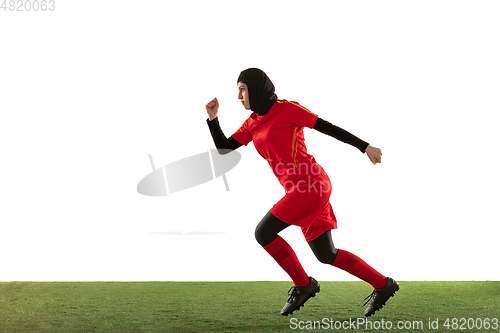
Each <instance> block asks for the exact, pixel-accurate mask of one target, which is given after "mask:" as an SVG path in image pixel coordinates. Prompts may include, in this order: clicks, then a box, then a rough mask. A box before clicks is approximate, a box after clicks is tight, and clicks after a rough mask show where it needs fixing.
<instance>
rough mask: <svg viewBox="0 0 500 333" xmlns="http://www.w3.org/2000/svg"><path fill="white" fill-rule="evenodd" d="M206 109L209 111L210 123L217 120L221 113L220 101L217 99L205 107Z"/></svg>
mask: <svg viewBox="0 0 500 333" xmlns="http://www.w3.org/2000/svg"><path fill="white" fill-rule="evenodd" d="M205 109H207V114H208V119H209V120H210V121H212V120H214V119H215V118H217V113H218V112H219V101H218V100H217V98H214V99H213V100H211V101H210V102H208V103H207V105H205Z"/></svg>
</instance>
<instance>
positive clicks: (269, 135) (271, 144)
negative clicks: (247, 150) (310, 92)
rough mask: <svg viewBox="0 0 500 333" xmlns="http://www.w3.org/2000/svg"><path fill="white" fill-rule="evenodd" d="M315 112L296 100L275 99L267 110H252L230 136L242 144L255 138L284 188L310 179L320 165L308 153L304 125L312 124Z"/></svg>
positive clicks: (256, 145)
mask: <svg viewBox="0 0 500 333" xmlns="http://www.w3.org/2000/svg"><path fill="white" fill-rule="evenodd" d="M317 119H318V116H317V115H316V114H314V113H312V112H311V111H309V110H308V109H306V108H304V107H303V106H301V105H300V104H299V103H296V102H289V101H287V100H277V101H276V102H275V103H274V104H273V106H272V107H271V108H270V109H269V111H268V112H267V113H266V114H265V115H263V116H259V115H257V114H256V113H252V115H250V117H249V118H248V119H247V120H246V121H245V122H244V123H243V125H241V127H240V128H239V129H238V130H237V131H236V132H235V133H234V134H233V135H232V137H233V138H234V139H235V140H236V141H238V142H240V143H241V144H243V145H245V146H246V145H247V144H248V143H249V142H250V141H253V142H254V145H255V148H256V149H257V151H258V152H259V154H260V155H261V156H262V157H263V158H264V159H266V160H267V161H268V163H269V165H270V166H271V169H272V170H273V172H274V174H275V175H276V177H277V178H278V180H279V181H280V183H281V185H282V186H283V187H284V188H285V190H286V191H288V190H289V189H291V188H292V187H293V186H294V185H295V184H297V182H299V181H305V180H307V179H309V180H310V179H311V178H313V177H315V176H317V175H318V174H320V173H321V171H322V168H321V166H319V165H318V164H317V163H316V160H315V159H314V157H313V156H312V155H310V154H308V153H307V148H306V145H305V141H304V130H303V128H304V127H308V128H313V127H314V124H315V123H316V120H317Z"/></svg>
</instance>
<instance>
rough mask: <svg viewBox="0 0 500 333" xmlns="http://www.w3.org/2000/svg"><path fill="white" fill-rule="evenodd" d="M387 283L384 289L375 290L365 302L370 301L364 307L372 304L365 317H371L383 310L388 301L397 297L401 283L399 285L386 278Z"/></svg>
mask: <svg viewBox="0 0 500 333" xmlns="http://www.w3.org/2000/svg"><path fill="white" fill-rule="evenodd" d="M385 281H386V283H385V286H384V287H383V288H380V289H375V290H373V292H372V293H371V294H370V295H368V297H366V298H365V300H367V299H368V300H367V301H366V302H365V304H363V305H366V304H367V303H368V302H370V305H368V308H366V311H365V317H370V316H371V315H372V314H374V313H375V312H376V311H378V310H380V309H382V308H383V307H384V305H385V302H387V300H388V299H389V298H391V297H392V296H394V295H396V291H398V290H399V283H397V282H396V281H395V280H394V279H392V278H390V277H386V278H385Z"/></svg>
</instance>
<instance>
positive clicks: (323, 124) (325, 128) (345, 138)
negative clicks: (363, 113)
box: [313, 118, 368, 153]
mask: <svg viewBox="0 0 500 333" xmlns="http://www.w3.org/2000/svg"><path fill="white" fill-rule="evenodd" d="M313 128H314V129H315V130H317V131H319V132H321V133H323V134H326V135H329V136H331V137H334V138H335V139H337V140H339V141H342V142H344V143H347V144H349V145H351V146H354V147H356V148H358V149H359V150H360V151H361V152H362V153H364V152H365V150H366V148H367V147H368V142H365V141H363V140H361V139H360V138H358V137H356V136H354V135H352V134H351V133H349V132H347V131H346V130H344V129H342V128H340V127H338V126H335V125H332V124H331V123H329V122H328V121H326V120H323V119H321V118H318V120H316V123H315V124H314V127H313Z"/></svg>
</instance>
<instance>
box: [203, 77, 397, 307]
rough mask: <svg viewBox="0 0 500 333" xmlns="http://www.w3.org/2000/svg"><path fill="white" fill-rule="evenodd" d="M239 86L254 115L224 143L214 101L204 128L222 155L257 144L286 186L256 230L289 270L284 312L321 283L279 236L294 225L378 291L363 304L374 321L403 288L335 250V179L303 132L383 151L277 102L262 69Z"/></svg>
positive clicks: (317, 250) (375, 154) (321, 253)
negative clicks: (310, 149)
mask: <svg viewBox="0 0 500 333" xmlns="http://www.w3.org/2000/svg"><path fill="white" fill-rule="evenodd" d="M237 84H238V89H239V95H238V99H240V100H241V103H242V104H243V106H244V107H245V109H247V110H251V111H253V113H252V114H251V115H250V117H249V118H248V119H247V120H246V121H245V122H244V123H243V125H242V126H241V127H240V128H239V129H238V130H237V131H236V132H235V133H234V134H233V135H232V136H231V137H229V138H226V136H225V135H224V133H223V132H222V130H221V128H220V125H219V121H218V117H217V113H218V110H219V102H218V100H217V98H214V99H213V100H211V101H210V102H209V103H207V104H206V106H205V108H206V110H207V113H208V117H209V118H208V119H207V123H208V126H209V129H210V133H211V134H212V137H213V139H214V142H215V145H216V147H217V149H219V152H220V153H222V154H224V153H227V152H230V151H231V150H234V149H237V148H239V147H241V146H242V145H245V146H246V145H247V144H248V143H249V142H250V141H253V142H254V146H255V148H256V149H257V151H258V152H259V154H260V155H261V156H262V157H263V158H264V159H266V160H267V162H268V163H269V166H270V167H271V169H272V170H273V172H274V174H275V175H276V177H277V178H278V180H279V181H280V183H281V185H282V186H283V187H284V189H285V192H286V194H285V196H284V197H283V198H282V199H281V200H279V201H278V202H277V203H276V204H275V205H274V206H273V207H272V208H271V210H270V211H269V212H268V213H267V214H266V215H265V216H264V218H263V219H262V221H260V223H259V224H258V225H257V228H256V229H255V238H256V239H257V242H258V243H259V244H260V245H261V246H262V247H263V248H264V250H266V251H267V252H268V253H269V254H270V255H271V256H272V257H273V258H274V259H275V260H276V261H277V262H278V264H279V265H280V266H281V267H282V268H283V269H284V270H285V271H286V272H287V273H288V275H289V276H290V278H291V279H292V281H293V284H294V287H293V290H292V292H291V293H290V297H289V299H288V301H287V303H286V304H285V306H284V307H283V309H282V310H281V314H282V315H285V316H286V315H288V314H291V313H292V312H293V311H295V310H296V309H299V308H300V307H301V306H303V305H304V303H305V302H306V301H307V300H308V299H309V298H310V297H314V296H315V295H316V293H317V292H319V283H318V282H317V281H316V280H315V279H314V278H312V277H309V276H308V275H307V274H306V272H305V271H304V269H303V267H302V265H301V264H300V262H299V260H298V258H297V256H296V254H295V252H294V251H293V249H292V248H291V247H290V245H289V244H288V243H287V242H286V241H285V240H284V239H283V238H281V237H280V236H279V235H278V233H279V232H280V231H282V230H283V229H285V228H287V227H289V226H290V225H296V226H299V227H301V229H302V232H303V234H304V237H305V239H306V241H307V242H308V244H309V246H310V247H311V250H312V251H313V252H314V254H315V256H316V258H318V260H319V261H320V262H322V263H324V264H329V265H333V266H335V267H338V268H340V269H343V270H345V271H347V272H349V273H350V274H352V275H354V276H356V277H358V278H360V279H361V280H363V281H365V282H367V283H369V284H371V285H372V286H373V288H374V291H373V293H372V294H371V295H369V296H368V297H367V299H368V300H367V301H366V303H365V305H366V304H367V303H368V302H370V304H369V306H368V308H367V309H366V311H365V316H367V317H368V316H371V315H372V314H374V313H375V312H376V311H378V310H380V309H381V308H382V307H383V306H384V305H385V303H386V302H387V300H388V299H389V298H390V297H391V296H394V295H395V293H396V291H398V290H399V284H398V283H397V282H396V281H395V280H393V279H392V278H390V277H385V276H383V275H382V274H380V273H379V272H377V271H376V270H375V269H373V268H372V267H371V266H369V265H368V264H367V263H366V262H364V261H363V260H362V259H360V258H359V257H357V256H356V255H354V254H352V253H350V252H348V251H345V250H341V249H337V248H335V246H334V245H333V241H332V236H331V230H332V229H335V228H337V220H336V218H335V215H334V213H333V209H332V206H331V205H330V202H329V198H330V194H331V191H332V187H331V183H330V179H329V178H328V175H327V174H326V172H325V170H323V168H322V167H321V166H320V165H319V164H318V163H316V160H315V159H314V157H313V156H312V155H310V154H308V152H307V149H306V146H305V142H304V132H303V128H304V127H308V128H314V129H315V130H318V131H320V132H321V133H324V134H327V135H330V136H332V137H334V138H336V139H338V140H340V141H343V142H345V143H347V144H350V145H352V146H354V147H356V148H358V149H359V150H360V151H361V152H363V153H366V155H367V156H368V158H369V159H370V161H371V162H372V163H373V164H377V163H380V162H381V157H382V152H381V150H380V149H378V148H375V147H372V146H370V145H369V144H368V143H367V142H365V141H363V140H361V139H359V138H357V137H355V136H354V135H352V134H350V133H349V132H347V131H345V130H343V129H341V128H339V127H337V126H334V125H332V124H331V123H329V122H328V121H325V120H323V119H321V118H319V117H318V116H317V115H316V114H314V113H312V112H311V111H309V110H307V109H306V108H304V107H303V106H301V105H299V104H298V103H296V102H289V101H287V100H280V99H278V97H277V96H276V94H275V93H274V90H275V88H274V85H273V83H272V82H271V80H270V79H269V78H268V77H267V75H266V74H265V73H264V72H263V71H262V70H260V69H257V68H249V69H247V70H245V71H243V72H241V74H240V76H239V77H238V80H237ZM290 289H292V288H290Z"/></svg>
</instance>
